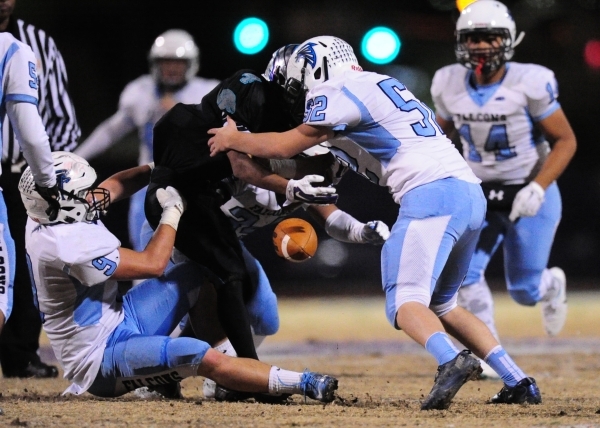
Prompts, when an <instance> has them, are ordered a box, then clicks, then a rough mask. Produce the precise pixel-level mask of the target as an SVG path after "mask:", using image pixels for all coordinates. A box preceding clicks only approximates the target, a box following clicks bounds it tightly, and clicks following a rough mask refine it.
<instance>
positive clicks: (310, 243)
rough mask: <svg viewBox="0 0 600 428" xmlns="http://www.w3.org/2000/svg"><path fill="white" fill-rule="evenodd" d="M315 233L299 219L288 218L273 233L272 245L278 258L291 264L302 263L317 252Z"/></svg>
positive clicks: (307, 223)
mask: <svg viewBox="0 0 600 428" xmlns="http://www.w3.org/2000/svg"><path fill="white" fill-rule="evenodd" d="M317 243H318V241H317V232H315V229H314V228H313V227H312V225H311V224H310V223H309V222H307V221H305V220H302V219H301V218H288V219H285V220H283V221H282V222H280V223H279V224H277V226H276V227H275V230H274V231H273V245H274V246H275V252H276V253H277V255H278V256H279V257H283V258H284V259H286V260H289V261H291V262H303V261H305V260H308V259H310V258H311V257H312V256H314V255H315V253H316V252H317Z"/></svg>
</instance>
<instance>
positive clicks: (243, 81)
mask: <svg viewBox="0 0 600 428" xmlns="http://www.w3.org/2000/svg"><path fill="white" fill-rule="evenodd" d="M280 91H282V88H280V87H278V86H277V85H275V84H273V83H270V82H267V81H266V80H265V79H264V78H263V77H262V76H260V74H259V73H255V72H254V71H252V70H240V71H238V72H237V73H235V74H234V75H233V76H231V77H230V78H228V79H226V80H224V81H223V82H221V83H220V84H219V85H218V86H217V87H216V88H214V89H213V90H212V91H211V92H209V93H208V94H207V95H205V96H204V98H202V103H201V104H198V105H184V104H178V105H176V106H175V107H173V108H172V109H171V110H170V111H169V112H168V113H167V114H166V115H165V116H163V117H162V119H161V120H160V121H159V122H158V123H157V124H156V126H155V128H154V161H155V163H156V166H164V167H167V168H169V169H171V170H172V171H174V172H175V173H176V174H177V175H178V176H179V180H178V183H176V184H178V185H179V186H177V185H176V187H177V189H178V190H180V191H181V190H182V189H183V188H185V187H189V186H190V185H198V184H201V183H203V182H212V183H214V182H217V181H220V180H222V179H223V178H226V177H229V176H230V175H231V173H232V171H231V165H230V164H229V160H228V158H227V155H226V154H225V153H220V154H219V155H217V156H215V157H210V151H209V149H208V144H207V143H208V139H209V138H210V135H208V134H207V131H208V130H209V129H211V128H218V127H221V126H222V125H223V123H224V121H226V116H228V115H229V116H231V117H232V118H233V119H234V120H235V121H236V123H237V124H238V127H239V128H240V129H243V130H247V131H250V132H268V131H272V132H281V131H286V130H288V129H290V128H291V126H290V119H291V117H290V115H289V113H288V112H287V109H286V108H285V105H284V104H283V97H282V96H281V93H280Z"/></svg>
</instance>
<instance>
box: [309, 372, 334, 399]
mask: <svg viewBox="0 0 600 428" xmlns="http://www.w3.org/2000/svg"><path fill="white" fill-rule="evenodd" d="M300 387H301V388H302V391H303V392H304V401H306V397H308V398H312V399H313V400H317V401H320V402H321V403H331V402H332V401H333V399H334V398H335V397H334V392H335V391H336V390H337V389H338V380H337V379H336V378H334V377H331V376H328V375H322V374H320V373H315V372H309V371H308V370H305V371H304V373H302V378H301V379H300Z"/></svg>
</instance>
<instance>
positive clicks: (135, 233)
mask: <svg viewBox="0 0 600 428" xmlns="http://www.w3.org/2000/svg"><path fill="white" fill-rule="evenodd" d="M148 60H149V62H150V74H145V75H143V76H140V77H138V78H137V79H135V80H133V81H132V82H130V83H128V84H127V86H125V89H123V92H122V93H121V96H120V100H119V109H118V110H117V112H116V113H115V114H113V115H112V116H111V117H109V118H108V119H106V120H105V121H104V122H102V123H101V124H100V125H98V127H97V128H96V129H95V130H94V131H93V132H92V133H91V134H90V136H89V137H88V138H86V140H85V141H83V142H82V143H81V145H80V146H79V147H78V148H77V149H76V150H75V153H76V154H78V155H79V156H81V157H83V158H84V159H88V160H90V161H91V160H92V159H93V158H95V157H96V156H98V155H100V154H101V153H103V152H104V151H106V150H107V149H108V148H109V147H111V146H113V145H115V144H117V143H118V142H119V141H121V140H122V139H123V137H125V136H126V135H127V134H129V133H130V132H131V131H133V130H134V129H137V132H138V139H139V141H140V154H139V165H146V164H147V163H148V162H151V161H152V160H153V159H152V129H153V127H154V125H155V124H156V122H157V121H158V119H160V118H161V116H162V115H163V114H165V113H166V112H167V111H168V110H170V109H171V107H173V106H174V105H175V104H177V103H184V104H198V103H200V101H201V100H202V97H203V96H204V95H206V94H207V93H208V92H210V91H211V90H212V89H213V88H214V87H215V86H217V85H218V84H219V81H218V80H215V79H206V78H202V77H198V76H196V73H197V72H198V69H199V66H200V50H199V48H198V46H197V45H196V43H195V42H194V39H193V38H192V36H191V35H190V34H189V33H187V32H186V31H183V30H179V29H173V30H168V31H166V32H164V33H162V34H161V35H159V36H158V37H157V38H156V40H155V41H154V44H153V45H152V48H151V49H150V53H149V55H148ZM144 195H145V192H144V191H140V192H139V193H137V194H135V195H133V197H132V198H131V201H130V207H129V219H128V227H129V239H130V241H131V244H132V245H133V248H134V249H136V250H138V251H141V250H142V249H143V244H142V243H141V241H140V237H139V236H140V231H141V228H142V223H143V222H144V220H145V216H144Z"/></svg>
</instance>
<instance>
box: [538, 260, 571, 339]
mask: <svg viewBox="0 0 600 428" xmlns="http://www.w3.org/2000/svg"><path fill="white" fill-rule="evenodd" d="M549 270H550V273H551V274H552V277H553V282H554V283H553V289H554V290H553V291H554V293H553V294H554V295H553V296H552V297H550V298H549V299H548V300H542V301H541V304H542V323H543V325H544V329H545V330H546V334H547V335H548V336H556V335H557V334H558V333H560V331H561V330H562V329H563V327H564V325H565V322H566V320H567V277H566V276H565V273H564V271H563V270H562V269H561V268H559V267H553V268H550V269H549Z"/></svg>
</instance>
